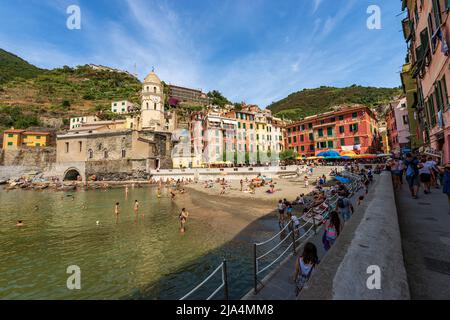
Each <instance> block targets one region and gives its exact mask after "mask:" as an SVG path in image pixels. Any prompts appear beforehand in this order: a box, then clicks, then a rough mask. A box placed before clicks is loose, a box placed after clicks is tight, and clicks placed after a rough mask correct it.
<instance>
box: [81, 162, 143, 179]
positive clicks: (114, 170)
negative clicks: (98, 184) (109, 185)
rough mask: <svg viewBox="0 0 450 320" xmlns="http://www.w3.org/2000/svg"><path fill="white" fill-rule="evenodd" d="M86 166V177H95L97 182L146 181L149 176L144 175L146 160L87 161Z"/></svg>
mask: <svg viewBox="0 0 450 320" xmlns="http://www.w3.org/2000/svg"><path fill="white" fill-rule="evenodd" d="M85 165H86V177H89V176H91V175H95V176H96V177H97V180H100V181H102V180H105V181H120V180H148V179H149V178H150V175H149V174H148V173H146V169H147V160H102V161H88V162H86V163H85Z"/></svg>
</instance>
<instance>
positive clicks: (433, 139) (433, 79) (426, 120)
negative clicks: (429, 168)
mask: <svg viewBox="0 0 450 320" xmlns="http://www.w3.org/2000/svg"><path fill="white" fill-rule="evenodd" d="M402 9H403V10H405V9H406V10H407V18H405V19H404V20H403V21H402V25H403V33H404V36H405V40H406V42H407V43H408V48H409V51H408V55H407V60H408V61H407V64H406V65H405V67H404V70H403V72H402V81H403V83H404V87H405V86H408V84H406V85H405V80H407V81H410V80H409V77H410V78H412V79H413V80H414V81H415V82H416V83H415V84H416V88H415V89H416V98H415V99H412V98H411V100H413V101H412V104H410V101H408V103H407V104H408V105H407V107H408V109H411V110H414V113H413V114H414V116H413V117H411V112H410V117H409V120H410V121H409V124H410V130H411V140H412V147H413V149H415V150H417V151H419V152H422V153H428V154H432V155H435V156H437V158H439V159H440V160H441V162H442V163H446V162H447V161H449V160H450V111H449V99H448V92H449V91H450V87H449V83H450V68H449V64H450V54H449V53H450V52H449V42H448V41H449V37H450V21H449V16H450V11H449V10H450V2H449V1H447V0H432V1H431V0H430V1H410V0H403V1H402ZM405 68H406V69H407V70H405ZM409 87H411V86H409ZM407 98H408V97H407ZM417 135H419V137H416V136H417ZM415 140H419V141H420V142H421V145H417V144H416V143H415Z"/></svg>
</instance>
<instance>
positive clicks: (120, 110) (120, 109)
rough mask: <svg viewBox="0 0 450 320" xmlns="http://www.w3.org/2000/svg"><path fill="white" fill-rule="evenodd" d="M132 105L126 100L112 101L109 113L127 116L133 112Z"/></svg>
mask: <svg viewBox="0 0 450 320" xmlns="http://www.w3.org/2000/svg"><path fill="white" fill-rule="evenodd" d="M134 108H135V106H134V104H133V103H132V102H130V101H128V100H122V101H113V102H111V112H113V113H117V114H127V113H130V112H131V111H133V110H134Z"/></svg>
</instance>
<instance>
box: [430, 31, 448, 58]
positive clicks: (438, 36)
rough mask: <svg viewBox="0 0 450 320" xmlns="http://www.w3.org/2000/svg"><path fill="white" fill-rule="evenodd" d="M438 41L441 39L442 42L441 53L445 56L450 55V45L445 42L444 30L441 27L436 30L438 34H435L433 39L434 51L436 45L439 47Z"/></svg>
mask: <svg viewBox="0 0 450 320" xmlns="http://www.w3.org/2000/svg"><path fill="white" fill-rule="evenodd" d="M437 39H439V40H440V41H441V52H442V53H443V54H444V55H446V56H447V55H448V52H449V49H448V45H447V41H445V39H444V34H443V32H442V28H441V27H439V28H438V29H437V30H436V32H435V33H434V35H433V36H432V37H431V42H432V45H433V50H434V48H436V45H437V43H436V42H437Z"/></svg>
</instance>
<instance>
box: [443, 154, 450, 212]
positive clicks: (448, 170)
mask: <svg viewBox="0 0 450 320" xmlns="http://www.w3.org/2000/svg"><path fill="white" fill-rule="evenodd" d="M443 185H444V188H443V191H444V193H445V194H447V198H448V206H449V208H450V161H448V162H447V164H446V165H445V168H444V184H443Z"/></svg>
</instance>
